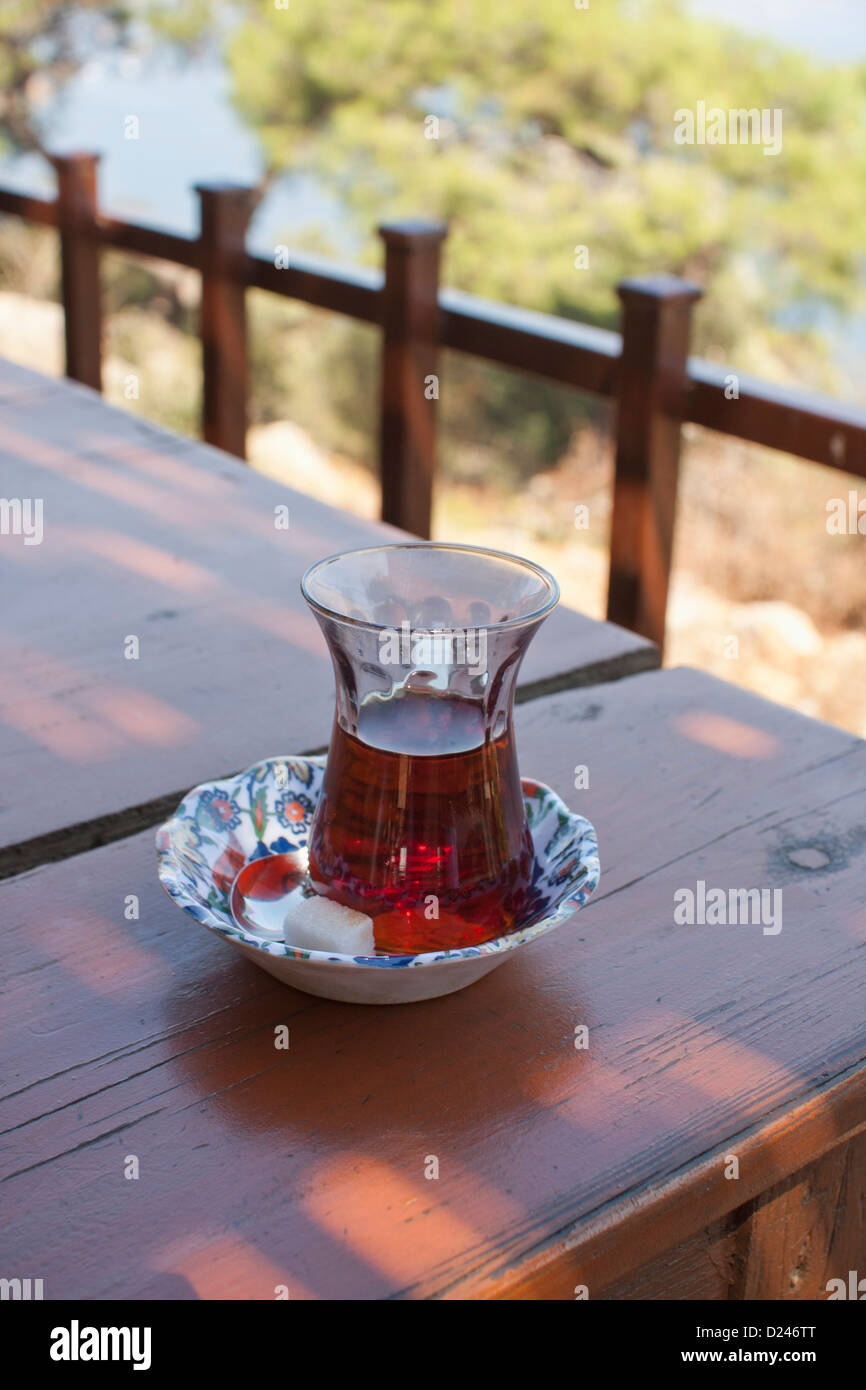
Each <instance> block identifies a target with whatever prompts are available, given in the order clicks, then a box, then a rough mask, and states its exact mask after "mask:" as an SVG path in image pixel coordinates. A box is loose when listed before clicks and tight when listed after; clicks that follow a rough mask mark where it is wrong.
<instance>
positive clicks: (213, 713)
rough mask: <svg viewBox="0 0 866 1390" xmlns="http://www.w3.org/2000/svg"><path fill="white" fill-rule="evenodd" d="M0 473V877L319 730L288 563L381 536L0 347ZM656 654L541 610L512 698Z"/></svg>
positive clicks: (311, 647) (317, 657)
mask: <svg viewBox="0 0 866 1390" xmlns="http://www.w3.org/2000/svg"><path fill="white" fill-rule="evenodd" d="M0 477H2V491H3V495H4V496H5V497H7V498H30V499H34V500H36V499H41V501H42V506H43V518H44V519H43V540H42V543H41V544H38V545H36V544H33V545H28V544H25V540H24V537H23V536H19V535H0V593H2V595H3V604H2V609H0V648H2V652H3V660H2V665H0V773H2V786H3V788H4V793H3V795H2V804H0V875H2V874H3V873H9V872H14V871H16V870H21V869H24V868H27V867H28V866H29V865H31V864H34V863H39V862H42V861H44V860H45V859H47V858H51V857H57V856H58V855H65V854H70V853H73V852H75V851H77V850H82V849H88V848H90V847H91V846H93V845H97V844H100V843H103V842H104V841H105V840H107V839H110V838H116V837H117V836H118V835H122V834H128V833H129V832H130V831H131V830H134V829H136V828H138V827H140V826H141V825H144V824H154V823H156V821H157V820H159V819H160V817H161V816H162V815H163V814H164V813H165V812H166V811H167V810H168V809H170V807H171V806H172V805H173V804H175V803H176V802H177V800H178V799H179V796H180V794H181V793H182V792H183V791H185V790H186V789H187V788H188V787H190V786H193V785H194V784H195V783H196V782H199V781H202V780H203V779H205V778H207V777H210V776H219V775H220V774H222V773H228V772H232V771H239V770H240V769H241V768H242V767H243V766H245V765H247V764H249V763H251V762H254V761H255V760H256V759H257V758H259V757H261V756H262V755H263V754H268V753H279V752H292V753H304V752H310V751H313V750H314V749H316V748H320V747H322V746H323V745H325V744H326V743H327V741H328V737H329V734H330V720H331V717H332V710H333V681H334V678H333V672H332V670H331V663H330V660H329V658H328V656H327V652H326V649H325V644H324V641H323V640H322V637H321V634H320V633H319V630H318V628H317V626H316V623H315V621H314V619H313V618H312V617H311V615H310V614H309V612H308V611H307V606H306V604H305V603H304V601H303V599H302V598H301V595H300V593H299V590H298V583H299V580H300V577H301V575H302V574H303V572H304V570H305V569H306V568H307V567H308V565H310V564H312V563H313V561H315V560H317V559H320V558H321V557H322V556H323V555H328V554H333V553H334V552H336V551H340V550H348V549H351V548H353V547H356V546H363V545H375V544H377V543H380V542H381V541H383V540H388V539H398V538H400V536H401V533H400V532H397V531H394V530H393V529H392V528H390V527H386V526H382V525H379V524H374V523H370V522H366V521H361V520H359V519H358V518H357V517H353V516H350V515H349V514H348V513H346V512H342V511H338V510H335V509H334V508H333V507H327V506H324V505H323V504H321V503H319V502H316V501H314V500H312V499H311V498H309V497H305V496H303V495H302V494H300V493H297V492H293V491H291V489H287V488H282V487H280V486H279V485H278V484H276V483H274V482H273V481H272V480H270V479H268V478H264V477H262V476H261V475H259V474H257V473H255V472H254V471H253V470H252V469H250V468H247V467H245V466H244V465H242V464H240V463H238V462H237V460H235V459H231V458H229V457H228V456H227V455H225V454H222V453H220V452H219V451H217V450H213V449H209V448H207V447H206V446H204V445H202V444H199V443H196V442H194V441H192V440H188V439H182V438H181V437H180V436H179V435H174V434H170V433H169V432H167V431H165V430H161V429H157V428H155V427H154V426H152V425H150V424H148V423H146V422H144V421H142V420H141V419H138V418H136V417H133V416H131V415H129V414H126V413H124V412H123V411H120V410H115V409H112V408H110V407H108V406H106V405H105V403H104V402H103V401H102V400H101V399H100V398H99V397H98V396H96V395H95V394H94V393H93V392H91V391H89V390H87V388H85V387H81V386H75V385H73V384H71V383H69V382H58V381H50V380H48V379H47V378H43V377H39V376H38V375H36V374H35V373H33V372H27V371H25V370H24V369H23V368H20V367H14V368H13V367H11V366H10V364H7V363H2V361H0ZM278 508H287V509H288V521H289V526H288V529H281V527H278V526H277V525H276V524H275V523H276V522H277V521H279V522H280V523H282V521H283V520H284V518H285V513H284V512H279V513H278V512H277V511H276V510H275V509H278ZM129 638H136V639H137V641H138V656H137V658H135V657H132V658H130V657H129V656H128V655H127V653H128V652H133V651H134V650H135V647H134V646H133V645H132V644H131V643H129V641H128V639H129ZM657 665H658V650H657V648H656V647H654V646H653V645H652V643H649V642H647V641H645V640H644V639H643V638H640V637H637V636H635V634H634V633H631V632H626V631H625V630H624V629H623V628H618V627H615V626H613V625H612V624H610V623H598V622H593V621H592V620H591V619H589V618H586V617H584V616H583V615H581V614H579V613H575V612H573V611H571V610H569V609H567V608H565V607H562V606H561V607H560V608H559V609H557V611H556V612H555V613H554V614H553V615H552V616H551V618H550V619H549V620H548V622H547V623H545V624H544V626H543V627H542V628H541V630H540V632H539V633H538V635H537V637H536V639H535V641H534V642H533V644H532V646H531V648H530V650H529V653H528V655H527V658H526V661H525V662H524V666H523V669H522V671H521V692H520V695H521V697H522V698H526V697H528V696H531V695H533V694H537V693H539V692H541V691H550V690H555V689H558V688H561V687H569V686H578V685H582V684H586V683H589V682H591V681H596V680H609V679H613V678H615V677H618V676H622V675H627V674H629V673H631V672H634V671H638V670H642V669H647V668H649V667H652V666H657ZM12 789H14V795H13V794H12Z"/></svg>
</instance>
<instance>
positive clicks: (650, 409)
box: [607, 275, 701, 648]
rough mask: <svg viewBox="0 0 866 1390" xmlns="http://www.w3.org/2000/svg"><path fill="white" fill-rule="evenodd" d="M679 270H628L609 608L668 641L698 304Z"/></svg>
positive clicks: (622, 289) (619, 619) (614, 618)
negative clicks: (632, 274) (632, 275)
mask: <svg viewBox="0 0 866 1390" xmlns="http://www.w3.org/2000/svg"><path fill="white" fill-rule="evenodd" d="M700 295H701V291H700V290H699V289H698V288H697V286H696V285H691V284H689V283H688V282H687V281H685V280H680V279H678V278H676V277H675V276H668V275H659V276H649V277H646V278H642V279H638V280H626V281H624V282H623V283H622V284H621V285H620V286H619V297H620V300H621V301H622V307H623V318H622V356H621V358H620V362H619V372H618V391H617V429H616V475H615V480H614V498H613V520H612V523H611V537H610V580H609V585H608V594H607V616H608V618H609V620H610V621H611V622H614V623H619V624H620V625H621V626H622V627H627V628H630V629H631V631H633V632H639V633H640V634H641V635H642V636H644V637H648V638H650V640H651V641H653V642H656V643H657V644H658V645H659V647H662V648H663V647H664V638H665V614H666V610H667V599H668V584H669V580H670V571H671V555H672V552H673V539H674V523H675V519H676V505H677V482H678V476H679V458H680V428H681V424H682V419H683V408H684V404H685V397H686V391H687V386H688V352H689V332H690V325H691V311H692V306H693V305H694V303H695V300H697V299H699V298H700Z"/></svg>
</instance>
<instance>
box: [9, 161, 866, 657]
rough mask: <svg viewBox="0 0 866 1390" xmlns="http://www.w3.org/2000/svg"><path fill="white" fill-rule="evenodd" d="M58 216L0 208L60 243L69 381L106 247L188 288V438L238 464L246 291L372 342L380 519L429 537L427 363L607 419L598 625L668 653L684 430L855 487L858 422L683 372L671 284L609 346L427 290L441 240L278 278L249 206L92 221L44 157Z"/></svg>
mask: <svg viewBox="0 0 866 1390" xmlns="http://www.w3.org/2000/svg"><path fill="white" fill-rule="evenodd" d="M53 164H54V166H55V169H56V173H57V185H58V195H57V199H56V200H55V201H48V200H45V199H40V198H30V197H26V196H23V195H21V194H18V193H12V192H9V191H6V190H0V212H5V213H13V214H17V215H18V216H20V217H24V218H27V219H29V220H30V221H33V222H38V223H42V224H43V225H45V226H50V227H56V228H57V229H58V231H59V233H60V245H61V265H62V291H63V305H64V311H65V341H66V370H67V374H68V375H69V376H70V377H74V378H75V379H76V380H77V381H81V382H84V383H85V384H87V385H89V386H92V387H95V388H96V390H100V389H101V342H102V316H101V309H100V270H99V260H100V250H101V248H102V247H112V248H113V249H115V250H120V251H129V252H132V253H134V254H136V255H142V256H153V257H157V258H159V259H160V260H165V261H172V262H175V263H176V264H179V265H184V266H190V267H192V268H193V269H195V270H198V271H199V272H200V274H201V280H202V293H201V314H200V325H201V338H202V346H203V363H204V392H203V421H202V433H203V435H204V438H205V439H206V440H207V441H208V442H209V443H211V444H215V445H217V446H219V447H220V448H222V449H227V450H229V451H230V452H231V453H234V454H237V455H238V456H239V457H241V458H243V457H244V455H245V440H246V426H247V393H248V384H247V329H246V309H245V291H246V289H247V288H248V287H254V288H257V289H263V290H270V291H271V292H273V293H274V294H281V295H286V296H287V297H289V298H291V299H298V300H302V301H303V302H305V303H307V304H311V305H314V306H316V307H317V308H320V309H330V310H333V311H334V312H336V313H341V314H347V315H349V316H350V317H351V318H355V319H361V320H363V321H364V322H367V323H372V324H376V325H377V326H378V327H380V328H381V330H382V377H381V406H380V419H381V430H380V457H381V476H382V517H383V519H384V520H386V521H389V522H391V523H392V524H394V525H395V526H401V527H403V528H405V529H406V530H408V531H412V532H414V533H415V534H416V535H419V536H428V535H429V534H430V519H431V503H432V493H433V479H434V473H435V456H436V399H435V394H434V392H432V391H431V390H430V389H429V387H428V385H427V383H428V380H429V378H430V377H431V376H435V375H436V365H437V351H438V349H439V348H440V347H445V348H452V349H455V350H457V351H459V352H465V353H470V354H472V355H473V356H476V357H481V358H484V359H485V360H487V361H489V362H497V363H499V364H501V365H503V366H506V367H512V368H516V369H517V370H519V371H523V372H530V373H534V374H536V375H538V376H541V377H544V378H546V379H547V380H550V381H556V382H559V383H561V384H563V385H567V386H572V387H574V388H575V389H577V390H580V391H586V392H590V393H592V394H594V395H597V396H602V397H608V398H611V399H613V400H615V402H616V406H617V412H616V418H617V424H616V455H615V480H614V501H613V517H612V523H611V541H610V580H609V587H608V603H607V615H608V617H609V618H610V619H611V621H613V622H617V623H620V624H621V625H622V626H624V627H627V628H631V629H632V630H633V631H635V632H639V633H641V634H643V635H644V636H646V637H649V638H650V639H652V640H653V641H655V642H657V643H658V644H659V645H660V646H663V643H664V632H665V612H666V608H667V595H668V585H669V579H670V569H671V554H672V549H673V538H674V525H675V517H676V502H677V482H678V473H679V457H680V436H681V426H682V424H683V422H685V421H691V422H693V423H694V424H697V425H702V426H704V427H706V428H708V429H712V430H718V431H720V432H721V433H723V434H727V435H733V436H735V437H737V438H739V439H742V440H746V441H748V442H750V443H754V444H760V445H764V446H767V447H769V448H773V449H780V450H782V451H784V452H785V453H788V454H795V455H798V456H799V457H801V458H804V459H809V460H811V461H813V462H815V463H822V464H826V465H828V466H831V467H834V468H841V469H844V470H845V471H846V472H848V473H853V474H856V475H858V476H859V477H866V411H863V410H860V409H856V408H854V407H852V406H849V405H845V404H842V403H838V402H836V401H833V400H830V399H826V398H823V397H808V396H806V395H803V394H801V393H800V392H792V391H790V390H788V389H786V388H783V387H777V386H772V385H768V384H767V383H765V382H761V381H756V380H754V379H752V378H750V377H746V376H741V375H739V374H738V373H734V372H732V371H730V370H728V369H725V368H722V367H719V366H716V365H714V364H712V363H710V362H705V361H701V360H699V359H694V358H690V357H689V351H688V349H689V335H690V320H691V312H692V308H693V305H694V303H695V301H696V300H697V299H698V298H699V297H700V291H699V290H698V289H697V288H696V287H695V286H693V285H690V284H688V283H687V282H686V281H683V280H679V279H677V278H675V277H672V276H651V277H646V278H642V279H637V280H629V281H626V282H625V283H623V284H622V285H620V287H619V295H620V300H621V303H622V332H621V334H620V333H611V332H607V331H605V330H602V329H598V328H593V327H590V326H588V325H586V324H580V323H575V322H573V321H571V320H566V319H558V318H554V317H552V316H550V315H547V314H538V313H531V312H527V311H526V310H521V309H515V308H509V307H506V306H505V305H502V304H493V303H490V302H489V301H487V300H483V299H478V298H476V297H475V296H473V295H467V294H461V293H457V292H455V291H451V290H442V289H440V287H439V259H440V251H441V247H442V242H443V239H444V237H445V235H446V228H445V227H444V226H443V225H442V224H438V223H420V222H402V223H397V224H390V225H387V226H383V227H381V228H380V229H379V230H380V234H381V236H382V239H383V241H384V247H385V265H384V273H379V272H376V271H371V270H367V269H341V268H338V267H333V266H329V267H328V268H327V269H325V268H324V267H323V266H322V265H320V264H318V263H316V262H315V261H313V260H312V259H309V258H302V257H296V258H294V259H293V262H292V264H291V265H290V266H288V267H286V268H280V267H279V266H278V265H277V264H275V263H273V262H271V261H269V260H266V259H264V258H263V257H258V256H251V255H249V254H248V253H247V251H246V230H247V225H248V222H249V218H250V214H251V211H252V207H253V195H252V190H250V189H248V188H245V187H240V186H237V185H231V184H206V185H200V186H198V187H197V189H196V191H197V193H198V195H199V199H200V205H201V223H200V233H199V236H198V238H197V239H193V238H189V237H184V236H177V235H174V234H171V233H168V232H163V231H159V230H157V229H155V228H152V227H143V226H137V225H135V224H134V223H129V222H122V221H118V220H116V219H114V218H108V217H103V216H101V215H100V213H99V209H98V199H97V164H98V156H97V155H94V154H74V155H63V156H58V157H56V158H55V159H54V160H53Z"/></svg>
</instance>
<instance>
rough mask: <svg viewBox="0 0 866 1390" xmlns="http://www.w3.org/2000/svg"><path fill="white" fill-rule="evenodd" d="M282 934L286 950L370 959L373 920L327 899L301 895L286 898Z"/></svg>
mask: <svg viewBox="0 0 866 1390" xmlns="http://www.w3.org/2000/svg"><path fill="white" fill-rule="evenodd" d="M283 934H284V936H285V938H286V943H287V945H289V946H298V947H299V948H300V949H301V950H304V951H339V952H340V954H341V955H345V956H373V955H375V954H376V943H375V940H374V939H373V919H372V917H368V916H367V915H366V913H363V912H355V911H354V909H353V908H351V907H343V905H342V903H335V902H333V901H332V900H331V899H330V898H323V897H321V896H319V895H318V894H316V896H314V897H309V898H305V897H304V896H303V894H301V893H292V894H290V896H289V901H288V909H287V911H286V916H285V921H284V926H283Z"/></svg>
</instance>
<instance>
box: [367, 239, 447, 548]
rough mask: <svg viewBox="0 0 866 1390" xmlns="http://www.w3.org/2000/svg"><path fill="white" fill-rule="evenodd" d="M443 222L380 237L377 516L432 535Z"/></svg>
mask: <svg viewBox="0 0 866 1390" xmlns="http://www.w3.org/2000/svg"><path fill="white" fill-rule="evenodd" d="M447 232H448V229H447V227H446V226H445V225H444V223H441V222H429V223H428V222H394V223H388V224H387V225H386V226H382V227H380V228H379V235H380V236H381V237H382V240H383V241H384V243H385V288H384V291H383V328H384V338H383V345H382V406H381V412H382V413H381V435H380V457H381V468H382V520H383V521H389V522H390V523H391V524H392V525H393V526H401V527H402V528H403V530H404V531H412V532H413V533H414V534H415V535H416V536H423V537H425V538H426V537H428V536H429V535H430V522H431V516H432V504H433V475H434V472H435V467H436V403H437V400H438V396H439V389H438V379H437V380H436V381H434V380H432V378H435V376H436V353H437V345H438V339H439V257H440V252H441V249H442V241H443V239H444V238H445V236H446V235H447Z"/></svg>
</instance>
